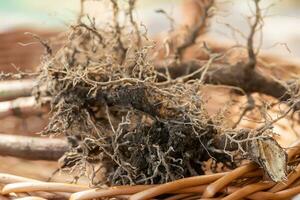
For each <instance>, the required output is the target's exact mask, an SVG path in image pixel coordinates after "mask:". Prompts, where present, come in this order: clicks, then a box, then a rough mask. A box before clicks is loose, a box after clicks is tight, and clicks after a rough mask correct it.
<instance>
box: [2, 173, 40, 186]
mask: <svg viewBox="0 0 300 200" xmlns="http://www.w3.org/2000/svg"><path fill="white" fill-rule="evenodd" d="M26 181H37V180H35V179H31V178H25V177H22V176H15V175H11V174H6V173H0V183H1V184H8V183H16V182H26Z"/></svg>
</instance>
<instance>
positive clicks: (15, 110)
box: [0, 97, 48, 119]
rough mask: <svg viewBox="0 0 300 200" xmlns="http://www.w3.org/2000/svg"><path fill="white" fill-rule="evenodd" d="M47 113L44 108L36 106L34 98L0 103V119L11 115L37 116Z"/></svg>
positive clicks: (22, 98) (21, 98)
mask: <svg viewBox="0 0 300 200" xmlns="http://www.w3.org/2000/svg"><path fill="white" fill-rule="evenodd" d="M47 111H48V109H47V108H46V107H39V106H37V102H36V101H35V98H34V97H20V98H17V99H15V100H11V101H4V102H0V119H1V118H4V117H7V116H11V115H15V116H19V115H39V114H43V113H46V112H47Z"/></svg>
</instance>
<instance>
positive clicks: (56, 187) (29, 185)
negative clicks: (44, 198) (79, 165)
mask: <svg viewBox="0 0 300 200" xmlns="http://www.w3.org/2000/svg"><path fill="white" fill-rule="evenodd" d="M86 189H88V187H87V186H84V185H75V184H67V183H46V182H21V183H11V184H8V185H6V186H4V187H3V189H2V194H9V193H12V192H15V193H18V192H36V191H47V192H49V191H50V192H79V191H83V190H86Z"/></svg>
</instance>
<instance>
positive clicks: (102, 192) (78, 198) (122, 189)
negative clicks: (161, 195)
mask: <svg viewBox="0 0 300 200" xmlns="http://www.w3.org/2000/svg"><path fill="white" fill-rule="evenodd" d="M152 187H155V185H136V186H116V187H111V188H108V189H91V190H86V191H82V192H77V193H75V194H73V195H72V196H71V198H70V200H83V199H95V198H104V197H112V196H117V195H131V194H135V193H137V192H141V191H143V190H145V189H149V188H152Z"/></svg>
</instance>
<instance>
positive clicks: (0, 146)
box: [0, 134, 68, 161]
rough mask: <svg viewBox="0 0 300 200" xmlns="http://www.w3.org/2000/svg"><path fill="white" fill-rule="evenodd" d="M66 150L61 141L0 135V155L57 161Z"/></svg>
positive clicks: (65, 144)
mask: <svg viewBox="0 0 300 200" xmlns="http://www.w3.org/2000/svg"><path fill="white" fill-rule="evenodd" d="M67 150H68V144H67V142H66V141H64V140H62V139H54V138H51V139H50V138H38V137H29V136H16V135H4V134H0V155H1V156H14V157H18V158H23V159H29V160H53V161H57V160H58V159H59V158H60V157H61V156H62V155H63V154H64V153H65V152H66V151H67Z"/></svg>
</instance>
